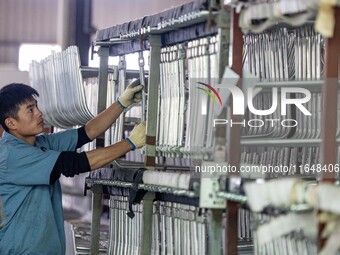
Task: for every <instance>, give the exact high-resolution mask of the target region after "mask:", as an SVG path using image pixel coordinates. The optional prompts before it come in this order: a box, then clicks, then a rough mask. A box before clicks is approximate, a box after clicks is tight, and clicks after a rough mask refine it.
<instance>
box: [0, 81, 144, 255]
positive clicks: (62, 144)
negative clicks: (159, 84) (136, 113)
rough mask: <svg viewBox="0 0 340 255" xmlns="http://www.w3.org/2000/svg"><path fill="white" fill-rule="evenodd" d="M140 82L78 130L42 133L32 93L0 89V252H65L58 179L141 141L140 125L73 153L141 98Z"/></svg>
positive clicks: (24, 88)
mask: <svg viewBox="0 0 340 255" xmlns="http://www.w3.org/2000/svg"><path fill="white" fill-rule="evenodd" d="M142 89H143V86H142V85H139V86H128V87H127V89H126V90H125V91H124V93H123V94H122V95H121V96H120V97H119V98H118V100H117V102H115V103H113V104H112V105H111V106H110V107H108V108H107V109H106V110H105V111H103V112H102V113H100V114H99V115H98V116H97V117H95V118H94V119H92V120H90V121H89V122H88V123H87V124H86V125H85V126H83V127H81V128H79V129H70V130H67V131H64V132H60V133H54V134H49V135H46V134H41V133H42V131H43V129H44V121H43V116H42V113H41V112H40V110H39V108H38V105H37V101H36V98H35V97H36V96H39V94H38V92H37V91H36V90H35V89H33V88H32V87H30V86H27V85H24V84H14V83H13V84H10V85H7V86H5V87H3V88H2V89H1V90H0V124H1V126H2V127H3V129H4V130H5V131H4V133H3V135H2V137H1V138H0V254H4V255H5V254H6V255H7V254H8V255H9V254H14V255H19V254H20V255H24V254H30V255H32V254H35V255H40V254H41V255H46V254H48V255H53V254H56V255H63V254H65V233H64V222H63V221H64V219H63V211H62V201H61V188H60V183H59V180H58V179H59V177H60V175H61V174H63V175H65V176H70V177H72V176H74V175H75V174H79V173H83V172H87V171H91V170H95V169H97V168H100V167H102V166H104V165H106V164H108V163H109V162H111V161H113V160H115V159H117V158H119V157H120V156H122V155H123V154H125V153H127V152H128V151H130V150H132V149H135V148H140V147H142V146H144V145H145V136H146V135H145V124H144V123H141V124H139V125H137V126H136V127H135V128H134V129H133V130H132V132H131V135H130V136H129V137H128V138H127V139H125V140H123V141H121V142H118V143H116V144H113V145H110V146H108V147H105V148H97V149H95V150H92V151H88V152H82V153H77V152H76V149H77V148H80V147H81V146H82V145H84V144H86V143H88V142H90V141H92V140H93V139H95V138H96V137H98V136H99V135H100V134H102V133H103V132H104V131H105V130H106V129H108V128H109V127H111V125H112V123H114V122H115V120H116V119H117V118H118V116H119V115H120V114H121V113H122V112H123V111H124V109H125V108H126V107H129V106H130V105H132V104H133V103H135V102H139V101H140V100H141V90H142Z"/></svg>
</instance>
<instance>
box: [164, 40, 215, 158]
mask: <svg viewBox="0 0 340 255" xmlns="http://www.w3.org/2000/svg"><path fill="white" fill-rule="evenodd" d="M216 48H217V38H216V37H210V38H203V39H199V40H195V41H190V42H188V43H186V44H180V45H175V46H171V47H165V48H163V49H162V55H161V73H160V77H161V78H160V81H161V82H160V106H159V126H158V127H159V128H158V130H159V132H158V144H157V145H158V147H157V151H158V152H159V155H160V156H165V157H179V156H183V157H189V156H193V154H197V155H202V154H205V153H206V151H207V150H209V149H211V148H212V145H213V130H212V127H211V125H208V124H207V123H210V122H211V121H212V118H213V110H212V104H213V102H212V101H211V100H210V99H209V97H207V95H206V94H204V93H203V92H202V91H201V90H199V89H198V88H199V87H201V85H200V83H206V84H210V83H211V79H210V78H211V77H215V78H216V77H217V76H216V75H217V61H218V58H217V49H216ZM202 87H203V86H202ZM209 121H210V122H209ZM202 134H207V135H206V136H205V135H202Z"/></svg>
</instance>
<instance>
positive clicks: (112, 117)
mask: <svg viewBox="0 0 340 255" xmlns="http://www.w3.org/2000/svg"><path fill="white" fill-rule="evenodd" d="M142 89H143V86H142V85H137V86H136V85H135V84H131V85H129V86H128V87H127V88H126V90H125V91H124V92H123V94H122V95H121V96H120V97H119V98H118V99H117V102H115V103H113V104H112V105H111V106H110V107H108V108H107V109H106V110H105V111H103V112H101V113H100V114H99V115H98V116H97V117H95V118H93V119H92V120H90V121H89V122H88V123H87V124H86V125H85V131H86V134H87V136H88V137H89V138H90V139H91V140H93V139H95V138H97V137H98V136H99V135H101V134H102V133H104V132H105V131H106V130H107V129H108V128H109V127H111V125H112V124H113V123H114V122H115V121H116V119H117V118H118V117H119V115H120V114H121V113H122V112H123V111H124V109H125V108H127V107H129V106H130V105H132V104H133V103H139V102H140V101H141V99H142Z"/></svg>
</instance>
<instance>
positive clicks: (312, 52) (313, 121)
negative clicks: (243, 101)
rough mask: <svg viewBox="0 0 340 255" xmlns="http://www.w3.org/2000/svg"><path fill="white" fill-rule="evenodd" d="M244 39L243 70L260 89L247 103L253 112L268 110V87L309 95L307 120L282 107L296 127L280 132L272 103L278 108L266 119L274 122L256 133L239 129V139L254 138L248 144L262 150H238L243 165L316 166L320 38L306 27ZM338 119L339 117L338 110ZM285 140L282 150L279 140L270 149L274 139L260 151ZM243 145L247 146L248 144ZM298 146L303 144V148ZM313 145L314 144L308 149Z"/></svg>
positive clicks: (319, 92)
mask: <svg viewBox="0 0 340 255" xmlns="http://www.w3.org/2000/svg"><path fill="white" fill-rule="evenodd" d="M244 40H245V67H246V68H247V69H248V70H249V71H250V72H251V73H252V74H253V75H255V76H256V77H258V79H259V82H256V81H254V83H255V84H256V85H257V86H258V87H259V88H261V89H262V92H260V93H258V94H257V95H256V96H255V97H254V98H253V104H254V107H255V108H256V109H268V108H270V106H271V105H272V94H273V91H271V90H272V88H273V87H279V88H280V87H284V86H291V87H293V86H296V87H304V88H307V89H308V90H310V91H311V97H312V100H310V101H309V102H308V103H307V104H306V108H307V110H308V111H309V112H310V113H311V115H312V116H306V115H304V114H303V112H301V111H299V110H296V111H294V112H293V109H292V108H288V109H287V115H286V116H285V119H294V120H296V122H297V123H298V125H296V127H284V126H283V125H282V122H281V121H283V118H282V116H281V115H280V112H281V109H280V104H278V109H277V110H276V112H274V113H273V114H272V115H271V116H270V119H276V120H280V121H277V122H275V123H274V122H272V123H270V124H268V123H266V125H263V126H262V127H260V128H257V127H245V128H243V136H244V137H245V138H253V139H256V140H253V141H254V142H258V141H259V139H260V141H263V143H262V145H263V146H262V147H248V148H247V147H244V151H243V153H242V161H243V163H248V164H258V165H283V166H299V165H314V164H318V163H319V161H318V160H319V154H320V152H319V145H318V143H317V142H316V141H318V140H319V139H320V134H321V133H320V130H321V119H320V118H321V112H320V111H321V84H322V81H321V80H320V79H321V77H322V74H323V54H322V52H323V49H324V43H323V39H322V38H321V36H320V35H319V34H318V33H316V32H315V31H314V30H313V28H312V26H304V27H300V28H296V29H289V30H288V29H287V28H279V29H274V30H273V31H269V32H265V33H261V34H251V35H246V36H245V37H244ZM268 90H269V91H270V92H268ZM290 97H291V98H298V97H302V95H301V94H295V95H293V94H291V95H290ZM338 114H340V109H339V110H338ZM253 118H254V115H252V113H250V112H249V111H248V113H247V115H246V121H248V120H250V119H253ZM280 122H281V123H280ZM287 126H293V125H287ZM338 132H339V131H338ZM285 138H287V139H290V140H286V141H287V142H288V144H287V145H288V146H287V147H283V146H282V144H280V143H281V141H280V140H276V143H277V144H278V146H279V147H275V140H272V141H273V142H274V146H271V147H265V146H264V145H265V143H267V142H268V140H264V139H285ZM289 141H291V142H289ZM249 143H250V144H251V140H250V141H249ZM304 143H305V144H306V145H303V144H304ZM313 143H314V144H315V145H313V146H310V145H308V144H313ZM279 144H280V145H279ZM258 145H261V143H259V144H258ZM297 145H300V146H301V145H303V146H301V147H298V146H297ZM290 169H291V171H288V172H286V173H285V174H286V175H292V174H305V173H304V172H303V171H302V172H301V171H296V170H297V169H294V168H290ZM307 174H308V173H307ZM280 175H282V173H280V174H277V173H275V172H274V173H271V174H269V176H268V177H278V176H280Z"/></svg>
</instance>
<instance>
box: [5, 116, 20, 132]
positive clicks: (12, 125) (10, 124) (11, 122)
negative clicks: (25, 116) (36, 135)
mask: <svg viewBox="0 0 340 255" xmlns="http://www.w3.org/2000/svg"><path fill="white" fill-rule="evenodd" d="M5 124H6V126H7V127H8V129H9V130H15V129H17V127H16V125H15V119H13V118H12V117H8V118H7V119H5Z"/></svg>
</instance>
